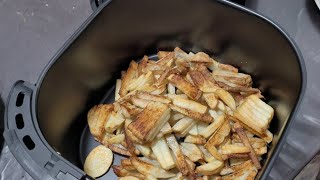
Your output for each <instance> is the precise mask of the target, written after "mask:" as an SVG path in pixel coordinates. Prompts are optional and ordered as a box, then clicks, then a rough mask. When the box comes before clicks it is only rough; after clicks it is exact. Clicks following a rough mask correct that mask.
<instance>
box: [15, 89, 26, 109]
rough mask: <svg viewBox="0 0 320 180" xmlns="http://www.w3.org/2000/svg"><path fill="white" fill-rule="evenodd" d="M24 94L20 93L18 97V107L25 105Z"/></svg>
mask: <svg viewBox="0 0 320 180" xmlns="http://www.w3.org/2000/svg"><path fill="white" fill-rule="evenodd" d="M23 100H24V93H22V92H20V93H19V94H18V97H17V101H16V106H17V107H20V106H21V105H22V104H23Z"/></svg>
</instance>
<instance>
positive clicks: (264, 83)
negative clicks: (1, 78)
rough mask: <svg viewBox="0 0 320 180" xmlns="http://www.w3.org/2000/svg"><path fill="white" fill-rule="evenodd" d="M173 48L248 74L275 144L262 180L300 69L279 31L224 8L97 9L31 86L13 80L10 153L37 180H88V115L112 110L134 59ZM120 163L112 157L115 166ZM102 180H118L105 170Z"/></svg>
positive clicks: (284, 128)
mask: <svg viewBox="0 0 320 180" xmlns="http://www.w3.org/2000/svg"><path fill="white" fill-rule="evenodd" d="M93 3H94V4H95V3H97V2H95V1H93ZM176 46H179V47H180V48H182V49H184V50H186V51H193V52H198V51H203V52H207V53H209V54H210V55H214V56H215V57H217V59H218V60H219V61H221V62H223V63H229V64H232V65H234V66H236V67H238V68H239V69H240V71H242V72H245V73H248V74H251V75H252V77H253V79H254V82H255V83H256V84H255V86H256V87H258V88H260V89H261V90H262V93H263V95H264V96H265V97H266V99H267V100H268V103H269V104H270V105H272V106H273V108H274V109H275V117H274V119H273V121H272V123H271V125H270V131H271V132H272V133H273V134H274V140H273V142H272V143H271V144H270V147H269V150H268V154H267V155H266V157H265V160H264V161H263V168H262V170H261V172H260V173H259V174H258V177H257V178H260V179H266V178H268V174H269V171H270V170H271V168H272V166H273V162H274V160H275V159H276V158H277V155H278V153H279V152H280V149H281V147H282V145H283V144H284V141H285V138H286V134H287V132H288V130H289V129H290V127H291V125H292V123H293V119H294V116H295V112H296V111H297V109H298V106H299V104H300V101H301V98H302V96H303V94H304V89H305V86H306V73H305V67H304V63H303V60H302V57H301V55H300V52H299V50H298V49H297V47H296V45H295V44H294V42H293V41H292V40H291V39H290V38H289V37H288V35H287V34H286V33H285V32H284V31H283V30H282V29H281V28H280V27H279V26H277V25H276V24H275V23H273V22H272V21H270V20H269V19H267V18H265V17H263V16H262V15H259V14H257V13H255V12H253V11H251V10H248V9H246V8H244V7H242V6H239V5H236V4H233V3H231V2H228V1H223V0H220V1H214V0H175V1H170V0H153V1H150V0H134V1H132V0H117V1H107V2H105V3H103V4H102V5H101V6H99V7H98V8H97V9H96V11H95V13H94V14H93V15H92V16H91V17H90V18H89V19H88V20H87V21H86V22H85V23H84V24H83V25H82V26H81V27H80V28H79V30H77V31H76V32H75V33H74V35H73V36H72V37H71V38H70V39H69V40H68V41H67V42H66V44H65V45H64V46H63V47H62V48H61V49H60V50H59V52H58V53H57V54H56V55H55V56H54V57H53V59H52V60H51V62H50V63H49V64H48V65H47V66H46V68H45V69H44V70H43V72H42V74H41V76H40V77H39V80H38V82H37V83H36V84H30V83H27V82H23V81H18V82H17V83H16V84H15V85H14V86H13V88H12V90H11V93H10V96H9V98H8V102H7V106H6V107H7V109H6V112H5V132H4V138H5V141H6V143H7V144H8V146H9V148H10V151H11V152H12V153H13V155H14V156H15V158H16V159H17V160H18V162H19V163H20V164H21V165H22V167H24V169H25V170H26V171H27V172H28V173H29V174H30V175H31V176H32V177H33V178H34V179H41V180H42V179H60V180H63V179H70V180H73V179H90V177H89V176H87V175H86V174H85V172H84V171H83V170H82V168H83V162H84V159H85V157H86V156H87V154H88V153H89V152H90V150H91V149H92V148H94V147H95V146H97V145H98V143H97V142H95V141H94V139H93V137H92V136H91V134H90V132H89V131H88V127H87V119H86V118H87V112H88V110H89V109H90V108H91V107H92V106H93V105H95V104H99V103H111V102H112V101H113V99H114V97H113V94H114V88H115V80H116V78H119V77H120V72H121V70H125V69H126V68H127V67H128V65H129V63H130V61H131V60H132V59H136V60H138V59H141V57H142V56H143V55H144V54H147V55H154V54H156V52H157V51H158V50H172V49H173V48H174V47H176ZM120 158H121V156H118V155H115V158H114V164H119V160H120ZM100 179H116V176H115V175H114V173H113V172H112V170H109V171H108V173H106V174H105V175H104V176H103V177H101V178H100Z"/></svg>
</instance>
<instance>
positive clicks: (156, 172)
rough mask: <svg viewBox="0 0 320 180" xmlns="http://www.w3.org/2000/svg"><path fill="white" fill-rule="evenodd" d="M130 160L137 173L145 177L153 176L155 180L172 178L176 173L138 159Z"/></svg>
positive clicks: (132, 158)
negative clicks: (157, 179) (156, 179)
mask: <svg viewBox="0 0 320 180" xmlns="http://www.w3.org/2000/svg"><path fill="white" fill-rule="evenodd" d="M130 160H131V163H132V164H133V166H134V167H135V168H136V169H137V171H139V172H140V173H141V174H143V175H152V176H153V177H155V178H170V177H174V176H175V174H174V173H172V172H170V171H167V170H164V169H162V168H160V167H157V166H154V165H152V164H149V163H147V162H145V161H142V160H140V159H138V158H137V157H131V158H130Z"/></svg>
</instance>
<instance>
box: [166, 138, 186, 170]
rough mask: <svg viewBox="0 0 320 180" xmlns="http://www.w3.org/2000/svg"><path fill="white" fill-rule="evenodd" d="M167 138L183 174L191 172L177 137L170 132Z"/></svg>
mask: <svg viewBox="0 0 320 180" xmlns="http://www.w3.org/2000/svg"><path fill="white" fill-rule="evenodd" d="M166 140H167V143H168V146H169V147H170V149H171V150H172V154H173V156H174V158H175V161H176V166H177V168H178V169H179V171H180V172H181V173H182V175H184V176H185V175H187V174H188V172H189V169H188V165H187V162H186V160H185V157H184V154H183V152H182V150H181V147H180V145H179V144H178V142H177V140H176V138H175V137H174V136H173V135H172V134H170V135H167V136H166Z"/></svg>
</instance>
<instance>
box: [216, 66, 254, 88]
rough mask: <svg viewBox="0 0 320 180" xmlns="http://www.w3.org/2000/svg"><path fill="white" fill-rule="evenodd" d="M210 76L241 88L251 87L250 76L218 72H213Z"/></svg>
mask: <svg viewBox="0 0 320 180" xmlns="http://www.w3.org/2000/svg"><path fill="white" fill-rule="evenodd" d="M212 75H213V77H220V78H223V79H224V80H226V81H229V82H231V83H235V84H238V85H241V86H247V87H248V86H251V84H252V79H251V76H250V75H248V74H243V73H234V72H230V71H222V70H218V71H213V72H212Z"/></svg>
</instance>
